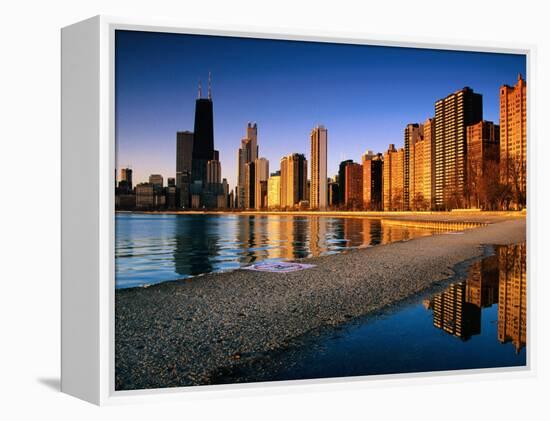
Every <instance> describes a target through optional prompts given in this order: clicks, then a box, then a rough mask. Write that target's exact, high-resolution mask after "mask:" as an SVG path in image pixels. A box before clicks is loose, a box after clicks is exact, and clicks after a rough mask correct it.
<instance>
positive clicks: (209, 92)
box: [208, 71, 212, 100]
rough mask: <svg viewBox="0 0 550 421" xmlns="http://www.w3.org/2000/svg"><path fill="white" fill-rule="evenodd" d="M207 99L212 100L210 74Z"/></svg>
mask: <svg viewBox="0 0 550 421" xmlns="http://www.w3.org/2000/svg"><path fill="white" fill-rule="evenodd" d="M208 99H210V100H211V99H212V73H211V72H210V71H209V72H208Z"/></svg>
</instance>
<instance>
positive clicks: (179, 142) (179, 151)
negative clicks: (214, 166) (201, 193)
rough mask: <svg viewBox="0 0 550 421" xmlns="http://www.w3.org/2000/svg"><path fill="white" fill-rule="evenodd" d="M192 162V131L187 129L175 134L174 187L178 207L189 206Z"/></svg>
mask: <svg viewBox="0 0 550 421" xmlns="http://www.w3.org/2000/svg"><path fill="white" fill-rule="evenodd" d="M192 163H193V133H192V132H189V131H184V132H177V134H176V187H177V188H178V190H179V192H180V194H179V204H178V205H179V207H180V208H188V207H189V206H190V194H191V193H190V184H191V171H192Z"/></svg>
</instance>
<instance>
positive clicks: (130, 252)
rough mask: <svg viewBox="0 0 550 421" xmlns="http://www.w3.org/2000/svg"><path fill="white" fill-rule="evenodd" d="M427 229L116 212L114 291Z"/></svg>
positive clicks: (354, 221) (367, 222)
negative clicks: (115, 288) (115, 289)
mask: <svg viewBox="0 0 550 421" xmlns="http://www.w3.org/2000/svg"><path fill="white" fill-rule="evenodd" d="M434 233H435V230H431V229H419V228H411V227H404V226H396V225H392V224H390V223H387V222H384V221H383V220H380V219H367V218H332V217H303V216H290V215H289V216H286V215H285V216H278V215H261V216H258V215H250V216H248V215H246V216H239V215H148V214H117V215H116V240H115V267H116V286H117V288H128V287H134V286H142V285H146V284H154V283H159V282H163V281H170V280H175V279H181V278H186V277H189V276H195V275H199V274H203V273H209V272H220V271H226V270H234V269H238V268H239V267H242V266H247V265H250V264H251V263H253V262H257V261H260V260H273V261H276V260H290V259H296V258H303V257H310V256H321V255H326V254H331V253H338V252H342V251H344V250H348V249H353V248H360V247H369V246H375V245H378V244H385V243H390V242H394V241H403V240H410V239H412V238H416V237H421V236H428V235H432V234H434Z"/></svg>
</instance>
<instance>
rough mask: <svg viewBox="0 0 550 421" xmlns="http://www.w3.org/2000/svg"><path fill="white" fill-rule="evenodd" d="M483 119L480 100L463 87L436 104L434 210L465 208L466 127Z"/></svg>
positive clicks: (471, 91) (477, 95)
mask: <svg viewBox="0 0 550 421" xmlns="http://www.w3.org/2000/svg"><path fill="white" fill-rule="evenodd" d="M481 120H483V109H482V97H481V95H480V94H477V93H475V92H474V91H473V90H472V89H470V88H468V87H466V88H463V89H461V90H459V91H456V92H454V93H452V94H450V95H448V96H447V97H446V98H443V99H440V100H438V101H436V103H435V193H434V194H435V207H436V208H437V209H456V208H462V207H464V186H465V181H466V127H467V126H470V125H472V124H475V123H477V122H479V121H481Z"/></svg>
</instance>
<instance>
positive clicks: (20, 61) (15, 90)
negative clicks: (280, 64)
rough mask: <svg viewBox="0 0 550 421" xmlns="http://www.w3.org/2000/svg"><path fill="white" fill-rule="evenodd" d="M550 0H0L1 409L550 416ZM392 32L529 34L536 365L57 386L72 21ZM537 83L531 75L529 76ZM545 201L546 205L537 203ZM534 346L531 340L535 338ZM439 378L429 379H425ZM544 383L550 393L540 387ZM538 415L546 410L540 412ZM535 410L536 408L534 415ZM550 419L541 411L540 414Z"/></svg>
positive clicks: (137, 416) (166, 414)
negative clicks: (302, 378) (133, 387)
mask: <svg viewBox="0 0 550 421" xmlns="http://www.w3.org/2000/svg"><path fill="white" fill-rule="evenodd" d="M544 3H545V2H542V1H529V0H524V1H522V2H518V1H508V0H500V1H479V0H477V1H472V0H461V1H456V2H452V3H451V2H445V1H442V0H434V1H429V0H427V1H419V0H417V1H414V0H404V1H377V2H372V3H368V2H367V1H357V2H352V1H346V0H338V1H321V0H317V1H311V2H309V1H298V0H278V1H275V0H269V1H265V2H264V1H259V0H255V1H253V0H251V1H247V0H231V1H227V0H209V1H200V0H196V1H193V2H191V1H186V0H174V1H170V0H154V1H151V0H149V1H143V0H120V1H117V0H110V1H106V0H96V1H63V0H50V1H38V0H37V1H28V0H20V1H15V0H12V1H4V2H2V5H1V6H0V10H1V13H0V17H1V23H0V31H1V36H0V46H1V48H0V54H1V55H0V57H1V64H0V107H1V110H0V116H1V117H0V122H1V124H0V145H1V147H0V172H1V180H2V184H1V185H2V188H1V189H0V191H1V193H0V198H1V200H0V203H1V205H0V213H1V218H0V263H1V270H2V275H1V277H0V281H1V283H2V285H1V289H0V316H1V318H0V326H1V334H0V338H1V340H0V382H1V386H0V387H1V389H2V390H1V395H0V396H1V398H0V402H2V403H1V404H0V418H2V419H5V420H11V419H23V418H25V419H44V418H46V419H49V418H54V417H55V418H59V419H79V420H88V419H98V418H99V417H101V418H102V419H106V420H107V419H119V420H120V419H122V418H125V419H134V420H142V419H144V420H145V419H147V420H151V419H167V418H170V419H175V418H180V419H181V418H186V419H191V418H196V419H226V418H229V419H232V418H239V419H262V420H264V419H266V420H270V419H285V418H288V419H298V418H304V419H350V418H363V419H364V418H371V419H394V418H396V419H407V420H408V419H435V418H439V419H446V420H455V419H457V420H458V419H460V420H465V419H471V420H473V419H482V418H487V419H501V420H507V419H543V418H544V415H546V416H548V413H549V412H550V411H549V404H548V390H550V388H549V386H550V384H549V372H548V360H547V356H548V355H549V348H548V331H549V330H550V329H549V328H548V326H549V324H548V323H549V320H548V314H549V312H548V306H547V302H548V300H549V299H550V295H549V292H550V289H549V288H548V281H549V279H550V277H549V276H548V269H546V268H544V267H543V262H542V261H541V260H543V259H544V258H545V256H547V255H548V251H545V249H544V248H543V247H544V234H548V230H547V228H548V224H547V223H546V222H544V221H543V219H542V217H543V216H544V214H545V213H546V212H545V211H544V210H545V209H546V208H547V206H548V199H547V196H545V195H544V193H547V192H548V181H549V179H548V166H549V165H548V164H546V165H544V164H543V161H542V159H541V158H542V157H543V156H546V157H550V150H549V147H548V143H549V142H550V138H549V137H548V128H547V127H544V125H545V124H546V123H547V122H548V120H549V119H550V113H549V111H550V110H549V106H548V103H549V101H548V98H550V92H549V89H548V88H549V77H550V65H549V60H550V45H549V43H548V39H550V31H549V29H548V27H549V25H550V23H549V22H548V16H549V14H548V11H545V10H544V7H543V4H544ZM99 13H102V14H110V15H120V16H125V15H126V16H136V17H155V18H169V19H175V20H181V22H182V24H184V25H185V24H189V23H191V24H193V23H194V24H200V23H216V24H224V23H226V24H227V23H231V24H235V25H257V26H258V30H261V29H262V26H269V27H280V28H282V29H283V28H286V29H288V30H290V31H291V30H292V28H305V29H313V30H325V29H326V30H331V31H352V32H362V33H364V34H365V36H367V37H368V34H376V35H381V36H387V37H388V38H391V37H392V35H393V36H400V37H401V36H414V37H428V38H431V39H433V40H434V41H438V39H439V37H443V38H445V39H447V40H448V39H457V40H460V41H461V42H463V43H465V44H467V43H468V40H487V41H501V42H521V43H532V44H536V45H537V47H538V52H537V57H536V61H537V62H536V69H535V72H536V75H535V76H536V81H537V85H536V92H535V94H536V100H535V101H536V102H535V106H534V109H533V110H532V111H534V114H533V117H536V120H534V119H533V120H532V121H531V123H534V122H535V121H537V122H538V124H537V127H536V129H535V130H536V131H535V132H533V135H534V139H532V140H533V141H534V143H533V142H532V143H531V144H530V146H531V147H533V146H536V156H535V159H534V160H531V161H530V164H531V165H536V174H534V177H533V178H532V179H531V181H532V182H534V183H535V184H536V188H537V190H536V191H535V190H532V191H531V197H530V198H531V199H535V200H536V202H535V203H531V208H530V212H531V216H535V219H534V220H532V223H533V226H534V231H535V234H536V247H535V248H536V250H534V248H533V247H532V248H531V250H530V253H532V254H531V263H532V266H531V267H532V273H531V276H532V277H533V278H531V279H536V282H537V286H536V291H535V294H534V297H533V298H534V300H535V301H536V302H537V308H538V314H537V320H536V325H535V326H534V327H535V330H534V333H536V336H535V337H533V336H532V337H531V338H530V340H531V341H533V340H534V339H535V341H536V344H534V347H535V348H536V351H537V354H538V356H539V358H538V374H537V376H536V377H534V378H528V379H520V380H506V381H503V380H483V381H475V382H473V381H467V382H456V381H454V380H453V379H452V378H448V379H447V380H445V383H446V384H433V383H430V384H427V385H423V384H422V382H415V385H408V386H391V385H389V386H388V385H386V386H384V387H382V385H380V387H375V388H373V387H372V383H371V384H370V386H361V385H354V386H352V387H350V388H347V390H341V389H340V390H335V389H334V388H332V389H330V391H327V390H329V389H325V388H320V389H321V391H318V390H317V391H312V392H311V393H291V394H288V393H287V394H280V393H278V392H277V389H275V390H273V389H268V390H267V391H266V392H265V394H264V393H260V394H259V395H258V396H253V397H250V396H248V397H240V398H232V399H216V400H214V401H205V400H195V401H192V402H181V403H177V404H174V403H171V404H162V405H160V404H155V405H138V406H131V407H112V408H103V409H98V408H96V407H93V406H91V405H89V404H86V403H83V402H80V401H78V400H76V399H74V398H70V397H68V396H65V395H62V394H61V393H59V392H58V387H59V317H60V315H59V304H60V303H59V295H60V294H59V293H60V286H59V285H60V282H59V274H60V270H59V259H60V255H59V248H60V244H59V238H60V234H59V231H60V217H59V209H60V206H59V201H60V193H59V192H60V188H59V186H60V179H59V177H60V171H59V168H60V140H59V125H60V122H59V119H60V115H59V108H60V104H59V98H60V95H59V87H60V75H59V63H60V34H59V29H60V28H61V27H62V26H65V25H69V24H71V23H74V22H76V21H79V20H82V19H85V18H88V17H90V16H93V15H96V14H99ZM529 82H532V79H531V81H529ZM535 206H536V207H535ZM531 344H532V345H533V342H531ZM428 383H429V382H428ZM543 386H545V387H546V391H543ZM540 411H543V413H541V412H540ZM537 412H538V415H535V414H537ZM543 414H544V415H543Z"/></svg>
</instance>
